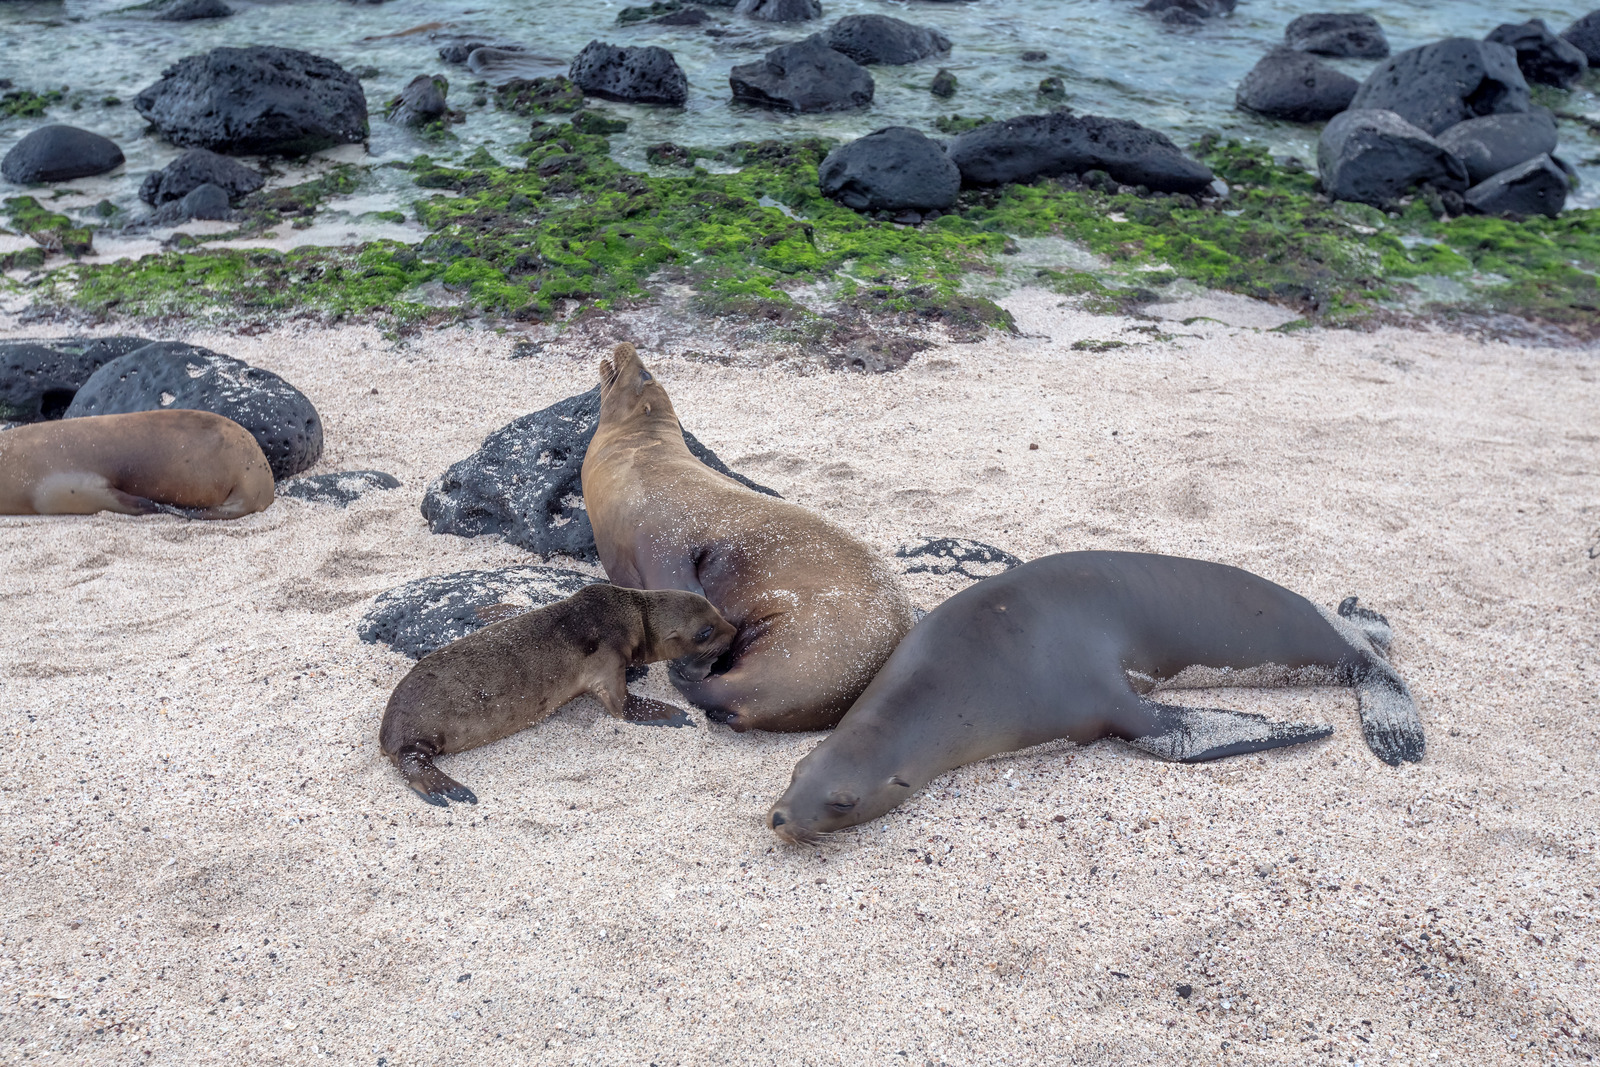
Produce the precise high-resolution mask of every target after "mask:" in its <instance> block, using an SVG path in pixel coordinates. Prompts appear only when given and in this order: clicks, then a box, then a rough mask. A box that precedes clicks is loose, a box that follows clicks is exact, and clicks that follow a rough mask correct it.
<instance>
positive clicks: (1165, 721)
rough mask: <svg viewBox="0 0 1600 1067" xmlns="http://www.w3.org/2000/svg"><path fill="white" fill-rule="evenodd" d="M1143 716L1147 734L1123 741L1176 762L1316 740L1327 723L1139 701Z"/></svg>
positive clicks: (1326, 731)
mask: <svg viewBox="0 0 1600 1067" xmlns="http://www.w3.org/2000/svg"><path fill="white" fill-rule="evenodd" d="M1139 703H1140V705H1141V710H1142V711H1143V712H1144V713H1145V714H1146V715H1147V716H1149V719H1150V732H1149V733H1147V734H1146V735H1144V736H1142V737H1131V738H1129V739H1128V743H1129V744H1130V745H1132V746H1133V747H1134V748H1137V749H1139V750H1141V751H1143V752H1148V753H1150V754H1151V755H1152V756H1158V757H1160V758H1161V759H1168V760H1173V761H1175V762H1178V763H1199V762H1201V761H1202V760H1213V759H1220V758H1222V757H1223V756H1237V755H1239V754H1240V753H1244V752H1261V751H1264V750H1266V749H1269V748H1283V747H1285V746H1287V745H1298V744H1303V743H1304V742H1306V741H1317V740H1320V739H1322V738H1324V737H1327V736H1328V735H1330V734H1332V733H1333V727H1331V726H1323V725H1318V724H1316V723H1306V722H1273V721H1272V720H1271V719H1269V718H1267V717H1266V716H1264V715H1255V714H1252V713H1251V712H1248V711H1225V710H1223V709H1221V708H1186V707H1180V706H1179V705H1176V704H1158V703H1156V702H1155V701H1153V700H1143V699H1141V700H1140V701H1139Z"/></svg>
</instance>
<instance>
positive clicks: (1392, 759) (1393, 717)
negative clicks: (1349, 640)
mask: <svg viewBox="0 0 1600 1067" xmlns="http://www.w3.org/2000/svg"><path fill="white" fill-rule="evenodd" d="M1375 667H1376V665H1375ZM1355 689H1356V704H1357V706H1358V707H1359V708H1360V711H1361V736H1362V737H1365V738H1366V739H1367V747H1368V748H1370V749H1372V752H1373V755H1375V756H1377V757H1378V758H1379V759H1381V760H1383V762H1385V763H1387V764H1388V765H1389V766H1391V767H1398V766H1400V764H1402V763H1419V762H1421V760H1422V754H1423V752H1424V751H1425V750H1426V749H1427V741H1426V739H1425V738H1424V737H1423V735H1422V718H1421V716H1419V715H1418V714H1417V702H1416V701H1415V700H1413V699H1412V698H1411V690H1410V689H1408V688H1406V683H1405V682H1403V681H1401V679H1400V676H1399V675H1397V674H1395V673H1394V672H1393V671H1389V670H1381V669H1372V670H1369V671H1367V672H1366V675H1365V677H1358V678H1357V679H1356V684H1355Z"/></svg>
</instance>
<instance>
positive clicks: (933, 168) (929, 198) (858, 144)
mask: <svg viewBox="0 0 1600 1067" xmlns="http://www.w3.org/2000/svg"><path fill="white" fill-rule="evenodd" d="M817 175H818V180H819V182H820V183H821V186H822V192H823V195H824V196H828V197H831V198H833V199H834V200H837V201H839V203H841V204H843V205H844V206H845V207H848V208H852V209H854V210H856V211H906V210H910V211H917V212H925V211H933V210H939V211H944V210H947V209H948V208H950V206H951V205H953V204H954V203H955V202H956V196H957V194H959V193H960V192H961V171H960V170H958V169H957V168H956V165H955V164H954V163H952V162H950V157H949V156H947V155H945V151H944V148H943V147H941V146H940V144H939V142H937V141H934V140H931V139H930V138H928V137H925V136H923V135H922V133H920V132H919V131H917V130H913V129H909V128H908V127H905V126H890V127H888V128H887V129H883V130H878V131H877V132H876V133H869V134H868V135H867V136H865V137H861V138H858V139H856V140H854V141H851V142H850V143H849V144H847V145H841V146H840V147H838V148H835V149H834V150H833V151H832V152H829V153H828V156H827V158H826V159H824V160H823V161H822V165H821V166H820V167H819V168H818V169H817Z"/></svg>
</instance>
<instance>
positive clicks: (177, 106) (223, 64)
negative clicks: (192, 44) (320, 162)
mask: <svg viewBox="0 0 1600 1067" xmlns="http://www.w3.org/2000/svg"><path fill="white" fill-rule="evenodd" d="M133 106H134V108H135V109H136V110H138V112H139V114H141V115H143V116H144V117H145V119H146V120H148V121H149V122H150V123H151V124H152V125H153V126H155V127H156V129H157V130H159V131H160V132H161V135H162V136H163V137H165V138H166V139H167V140H169V141H171V142H172V143H173V144H177V145H182V146H184V147H186V148H209V149H211V150H213V151H216V152H225V153H227V154H229V155H284V156H298V155H305V154H307V153H310V152H316V151H319V150H321V149H324V148H331V147H332V146H334V145H338V144H355V143H358V142H361V141H365V140H366V139H367V97H366V94H365V93H363V92H362V91H361V83H360V82H359V81H357V80H356V77H355V75H354V74H351V73H350V72H349V71H347V70H345V69H344V68H343V67H341V66H339V64H337V63H335V62H334V61H333V60H331V59H324V58H322V57H321V56H314V55H312V54H311V53H310V52H300V51H296V50H295V49H293V48H278V47H276V46H270V45H253V46H251V47H249V48H213V49H212V50H211V51H209V52H207V53H205V54H204V55H198V56H186V57H184V58H183V59H180V60H178V62H176V63H174V64H173V65H172V66H170V67H168V68H167V69H166V70H165V71H163V72H162V74H161V80H160V81H158V82H156V83H155V84H154V85H151V86H148V87H146V88H145V89H143V90H142V91H141V92H140V93H139V95H138V96H136V97H134V98H133Z"/></svg>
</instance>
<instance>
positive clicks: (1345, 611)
mask: <svg viewBox="0 0 1600 1067" xmlns="http://www.w3.org/2000/svg"><path fill="white" fill-rule="evenodd" d="M1339 617H1340V618H1342V619H1345V620H1347V621H1348V622H1349V623H1350V625H1352V626H1354V627H1355V628H1356V629H1358V630H1360V631H1361V632H1362V633H1363V634H1365V635H1366V638H1367V640H1368V641H1371V642H1372V647H1373V648H1375V649H1377V651H1378V654H1379V655H1380V656H1384V657H1387V656H1388V655H1389V646H1390V645H1392V644H1394V627H1392V626H1390V625H1389V620H1388V619H1387V618H1385V617H1384V616H1382V615H1380V614H1378V613H1377V612H1376V611H1373V610H1372V609H1371V608H1364V607H1361V606H1360V605H1359V604H1357V603H1356V598H1355V597H1353V596H1347V597H1345V598H1344V599H1343V600H1341V601H1340V602H1339Z"/></svg>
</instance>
